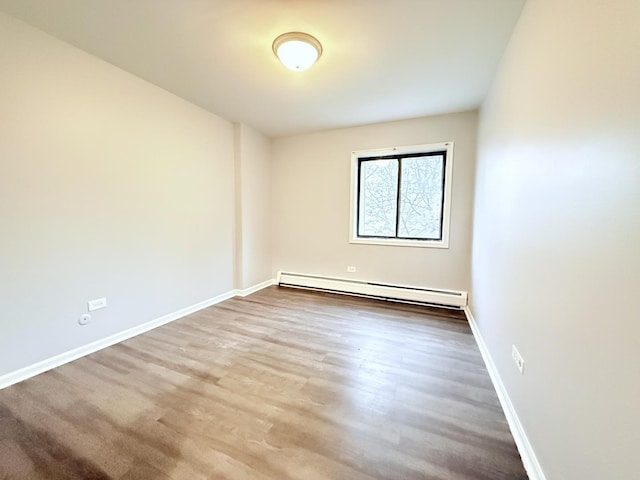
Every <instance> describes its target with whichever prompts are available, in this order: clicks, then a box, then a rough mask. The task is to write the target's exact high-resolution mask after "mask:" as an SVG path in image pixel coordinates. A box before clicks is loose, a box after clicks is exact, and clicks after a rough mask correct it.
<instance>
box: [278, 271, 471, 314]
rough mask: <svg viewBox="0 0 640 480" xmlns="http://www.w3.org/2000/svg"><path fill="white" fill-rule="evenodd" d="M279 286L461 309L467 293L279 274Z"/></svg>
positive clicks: (298, 274)
mask: <svg viewBox="0 0 640 480" xmlns="http://www.w3.org/2000/svg"><path fill="white" fill-rule="evenodd" d="M278 285H281V286H283V287H295V288H305V289H309V290H321V291H325V292H334V293H343V294H348V295H361V296H365V297H372V298H379V299H385V300H398V301H403V302H411V303H419V304H426V305H436V306H444V307H450V308H464V307H465V306H466V305H467V292H459V291H453V290H440V289H433V288H423V287H408V286H402V285H391V284H386V283H378V282H366V281H362V280H350V279H345V278H332V277H323V276H319V275H306V274H300V273H289V272H278Z"/></svg>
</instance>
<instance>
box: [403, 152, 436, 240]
mask: <svg viewBox="0 0 640 480" xmlns="http://www.w3.org/2000/svg"><path fill="white" fill-rule="evenodd" d="M443 179H444V156H443V155H431V156H427V157H413V158H403V159H402V178H401V179H400V180H401V181H400V219H399V223H398V236H400V237H406V238H427V239H440V238H441V236H442V188H443V187H442V185H443Z"/></svg>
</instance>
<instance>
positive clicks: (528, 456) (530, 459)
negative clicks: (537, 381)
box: [464, 306, 547, 480]
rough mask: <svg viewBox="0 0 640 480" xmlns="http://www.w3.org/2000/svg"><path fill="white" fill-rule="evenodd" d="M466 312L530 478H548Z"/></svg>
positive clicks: (469, 310)
mask: <svg viewBox="0 0 640 480" xmlns="http://www.w3.org/2000/svg"><path fill="white" fill-rule="evenodd" d="M464 313H465V314H466V315H467V320H468V321H469V326H470V327H471V331H472V332H473V336H474V338H475V339H476V343H477V344H478V348H479V349H480V353H481V354H482V359H483V360H484V364H485V365H486V367H487V370H488V371H489V376H490V377H491V381H492V382H493V387H494V388H495V389H496V393H497V394H498V400H500V405H501V406H502V410H503V411H504V415H505V417H506V418H507V423H508V424H509V429H510V430H511V434H512V435H513V439H514V440H515V442H516V446H517V447H518V451H519V452H520V457H522V463H523V465H524V468H525V470H526V471H527V474H528V475H529V480H546V478H547V477H546V476H545V474H544V471H543V470H542V467H541V466H540V462H539V461H538V457H536V454H535V451H534V450H533V447H532V446H531V443H530V442H529V438H528V437H527V434H526V432H525V430H524V427H523V426H522V423H521V422H520V419H519V418H518V414H517V413H516V409H515V408H514V406H513V403H511V398H510V397H509V394H508V393H507V389H506V388H505V386H504V383H503V382H502V378H500V374H499V373H498V369H497V368H496V364H495V363H494V361H493V358H492V357H491V354H490V353H489V349H488V348H487V344H486V343H485V342H484V339H483V338H482V334H481V333H480V329H479V328H478V324H477V323H476V319H475V318H474V317H473V314H472V313H471V309H470V308H469V307H468V306H467V307H465V308H464Z"/></svg>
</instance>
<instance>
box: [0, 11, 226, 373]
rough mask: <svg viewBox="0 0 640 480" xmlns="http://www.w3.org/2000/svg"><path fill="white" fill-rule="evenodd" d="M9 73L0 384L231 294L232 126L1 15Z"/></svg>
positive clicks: (3, 112)
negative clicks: (93, 307) (86, 318)
mask: <svg viewBox="0 0 640 480" xmlns="http://www.w3.org/2000/svg"><path fill="white" fill-rule="evenodd" d="M0 65H2V67H1V69H2V74H1V75H0V225H1V229H2V230H1V234H0V260H1V261H0V265H1V267H0V375H2V374H4V373H7V372H12V371H15V370H17V369H19V368H22V367H25V366H27V365H31V364H33V363H35V362H37V361H40V360H43V359H46V358H49V357H52V356H54V355H56V354H60V353H62V352H65V351H68V350H71V349H73V348H76V347H79V346H81V345H85V344H88V343H89V342H92V341H96V340H99V339H101V338H104V337H107V336H108V335H111V334H114V333H117V332H121V331H123V330H126V329H128V328H131V327H133V326H136V325H139V324H142V323H144V322H147V321H150V320H152V319H155V318H157V317H160V316H162V315H165V314H168V313H171V312H174V311H177V310H179V309H181V308H184V307H187V306H189V305H193V304H195V303H198V302H201V301H204V300H207V299H209V298H212V297H215V296H216V295H219V294H222V293H225V292H229V291H231V290H232V289H233V221H234V220H233V160H234V158H233V125H232V124H231V123H229V122H227V121H225V120H222V119H220V118H219V117H216V116H214V115H212V114H210V113H208V112H206V111H204V110H202V109H200V108H198V107H195V106H193V105H191V104H189V103H187V102H185V101H184V100H181V99H179V98H177V97H175V96H174V95H171V94H169V93H167V92H165V91H164V90H161V89H159V88H157V87H155V86H153V85H151V84H149V83H147V82H144V81H142V80H140V79H138V78H136V77H134V76H132V75H130V74H128V73H126V72H124V71H122V70H119V69H117V68H115V67H113V66H111V65H109V64H107V63H105V62H103V61H101V60H98V59H97V58H95V57H92V56H90V55H88V54H86V53H84V52H82V51H80V50H78V49H76V48H73V47H71V46H69V45H67V44H65V43H63V42H61V41H59V40H56V39H54V38H52V37H50V36H48V35H45V34H43V33H42V32H40V31H38V30H35V29H33V28H31V27H29V26H27V25H25V24H23V23H21V22H19V21H16V20H14V19H12V18H11V17H8V16H5V15H0ZM99 297H106V298H107V300H108V307H107V308H106V309H103V310H98V311H95V312H93V313H92V315H93V320H92V322H91V323H90V324H89V325H86V326H79V325H78V323H77V320H78V317H79V316H80V315H81V314H83V313H85V312H86V311H87V301H88V300H90V299H94V298H99Z"/></svg>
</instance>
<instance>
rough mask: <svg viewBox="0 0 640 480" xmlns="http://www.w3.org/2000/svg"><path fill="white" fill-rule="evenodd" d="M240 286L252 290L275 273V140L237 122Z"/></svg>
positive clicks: (237, 246) (237, 240) (236, 184)
mask: <svg viewBox="0 0 640 480" xmlns="http://www.w3.org/2000/svg"><path fill="white" fill-rule="evenodd" d="M235 160H236V165H235V172H236V183H235V201H236V255H235V257H236V288H239V289H248V288H251V287H254V286H256V285H259V284H261V283H263V282H265V281H268V280H271V279H273V276H272V275H271V201H270V190H269V187H270V183H271V182H270V178H271V173H270V172H271V140H270V139H269V138H268V137H266V136H264V135H263V134H261V133H260V132H258V131H256V130H254V129H252V128H251V127H249V126H247V125H245V124H242V123H239V124H236V125H235Z"/></svg>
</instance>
